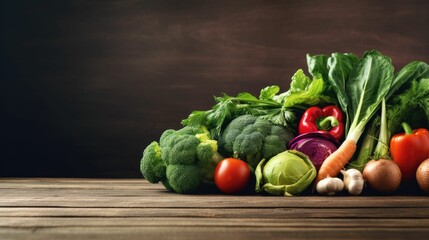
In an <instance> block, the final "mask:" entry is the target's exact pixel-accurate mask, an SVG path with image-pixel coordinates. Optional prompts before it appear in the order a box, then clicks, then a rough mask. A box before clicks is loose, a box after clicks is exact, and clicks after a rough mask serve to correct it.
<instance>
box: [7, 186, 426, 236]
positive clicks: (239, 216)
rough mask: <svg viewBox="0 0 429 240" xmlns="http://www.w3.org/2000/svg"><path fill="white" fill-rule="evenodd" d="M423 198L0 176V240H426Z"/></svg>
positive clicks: (424, 199)
mask: <svg viewBox="0 0 429 240" xmlns="http://www.w3.org/2000/svg"><path fill="white" fill-rule="evenodd" d="M428 234H429V197H428V196H359V197H352V196H334V197H321V196H299V197H289V198H286V197H275V196H230V195H220V194H198V195H180V194H175V193H169V192H167V191H165V190H164V188H163V187H162V186H161V185H158V184H157V185H154V184H149V183H148V182H146V181H145V180H144V179H58V178H55V179H53V178H48V179H40V178H37V179H0V239H2V240H4V239H43V240H49V239H62V240H66V239H73V240H74V239H258V240H260V239H264V240H269V239H405V238H407V239H427V236H429V235H428Z"/></svg>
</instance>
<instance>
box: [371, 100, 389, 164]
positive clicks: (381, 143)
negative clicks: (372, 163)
mask: <svg viewBox="0 0 429 240" xmlns="http://www.w3.org/2000/svg"><path fill="white" fill-rule="evenodd" d="M388 146H389V134H388V132H387V116H386V100H385V99H383V101H382V103H381V123H380V134H379V136H378V142H377V146H376V147H375V150H374V159H382V158H388V154H389V147H388Z"/></svg>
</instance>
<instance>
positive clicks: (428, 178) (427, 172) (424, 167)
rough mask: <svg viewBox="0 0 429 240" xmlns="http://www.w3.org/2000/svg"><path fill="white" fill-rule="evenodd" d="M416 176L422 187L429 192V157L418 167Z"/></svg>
mask: <svg viewBox="0 0 429 240" xmlns="http://www.w3.org/2000/svg"><path fill="white" fill-rule="evenodd" d="M416 178H417V183H418V184H419V187H420V189H421V190H423V191H425V192H427V193H429V158H428V159H426V160H424V161H423V162H422V163H421V164H420V166H419V168H417V172H416Z"/></svg>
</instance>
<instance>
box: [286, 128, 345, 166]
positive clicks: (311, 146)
mask: <svg viewBox="0 0 429 240" xmlns="http://www.w3.org/2000/svg"><path fill="white" fill-rule="evenodd" d="M339 146H340V143H339V142H338V141H337V140H336V139H335V138H334V137H332V136H331V135H330V134H329V133H326V132H311V133H304V134H301V135H298V136H296V137H295V138H293V139H292V140H290V142H289V144H288V148H289V149H291V150H296V151H299V152H302V153H304V154H305V155H307V156H308V157H309V158H310V160H311V162H312V163H313V165H314V166H315V167H316V169H319V168H320V166H321V165H322V163H323V161H325V159H326V158H327V157H328V156H329V155H331V154H332V153H333V152H335V151H336V150H337V149H338V147H339Z"/></svg>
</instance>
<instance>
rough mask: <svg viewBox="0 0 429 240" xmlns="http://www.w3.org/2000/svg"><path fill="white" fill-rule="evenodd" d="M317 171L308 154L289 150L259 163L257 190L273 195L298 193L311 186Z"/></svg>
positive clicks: (256, 173) (256, 171)
mask: <svg viewBox="0 0 429 240" xmlns="http://www.w3.org/2000/svg"><path fill="white" fill-rule="evenodd" d="M316 172H317V171H316V168H315V167H314V165H313V163H312V162H311V161H310V159H309V158H308V157H307V155H305V154H303V153H301V152H298V151H295V150H287V151H284V152H281V153H279V154H277V155H276V156H274V157H272V158H271V159H269V160H268V161H267V160H262V161H261V162H260V163H259V164H258V166H257V168H256V170H255V175H256V186H255V190H256V192H261V191H262V190H263V191H265V192H268V193H270V194H273V195H284V196H293V195H297V194H300V193H301V192H303V191H304V190H305V189H306V188H307V187H308V186H310V184H311V182H312V181H313V180H314V178H315V177H316Z"/></svg>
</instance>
